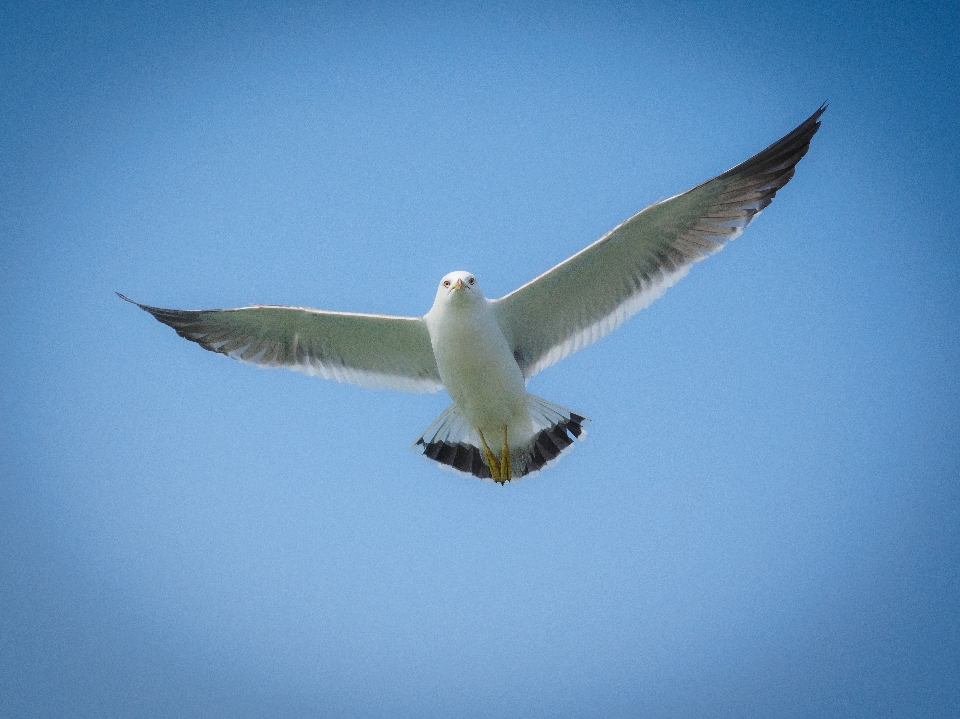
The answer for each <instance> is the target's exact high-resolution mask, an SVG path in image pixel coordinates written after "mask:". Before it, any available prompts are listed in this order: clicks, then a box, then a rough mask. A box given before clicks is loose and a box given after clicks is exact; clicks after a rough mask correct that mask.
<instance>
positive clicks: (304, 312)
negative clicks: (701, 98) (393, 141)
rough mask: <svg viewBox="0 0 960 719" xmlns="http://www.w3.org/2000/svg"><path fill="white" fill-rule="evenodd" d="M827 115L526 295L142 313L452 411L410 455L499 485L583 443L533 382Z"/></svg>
mask: <svg viewBox="0 0 960 719" xmlns="http://www.w3.org/2000/svg"><path fill="white" fill-rule="evenodd" d="M824 110H826V105H823V106H821V107H820V108H819V109H818V110H817V111H816V112H815V113H813V115H811V116H810V117H809V118H808V119H807V120H805V121H804V122H803V123H801V124H800V125H799V126H798V127H797V128H796V129H795V130H793V131H792V132H790V133H788V134H787V135H785V136H784V137H783V138H781V139H780V140H778V141H777V142H775V143H773V144H772V145H770V146H769V147H768V148H767V149H765V150H763V151H762V152H760V153H758V154H757V155H754V156H753V157H751V158H750V159H749V160H747V161H746V162H743V163H741V164H739V165H737V166H736V167H734V168H733V169H731V170H727V171H726V172H724V173H723V174H721V175H718V176H717V177H714V178H713V179H712V180H708V181H707V182H704V183H703V184H700V185H697V186H696V187H694V188H692V189H690V190H687V191H686V192H683V193H681V194H679V195H676V196H674V197H671V198H669V199H667V200H663V201H661V202H657V203H654V204H652V205H650V206H649V207H647V208H646V209H644V210H642V211H640V212H639V213H637V214H636V215H634V216H633V217H631V218H630V219H628V220H626V221H625V222H623V223H622V224H620V225H618V226H617V227H615V228H614V229H613V230H611V231H610V232H608V233H607V234H606V235H604V236H603V237H601V238H600V239H599V240H597V241H596V242H594V243H593V244H592V245H590V246H588V247H586V248H585V249H583V250H581V251H580V252H578V253H577V254H575V255H573V256H572V257H570V258H569V259H567V260H564V261H563V262H561V263H560V264H558V265H557V266H556V267H553V268H552V269H550V270H547V271H546V272H544V273H543V274H542V275H540V276H539V277H537V278H536V279H534V280H531V281H530V282H528V283H527V284H525V285H523V286H522V287H520V288H519V289H516V290H514V291H513V292H511V293H510V294H508V295H505V296H503V297H500V298H499V299H487V298H486V297H484V295H483V292H482V291H481V289H480V283H479V282H478V281H477V278H476V276H475V275H474V274H473V273H471V272H465V271H462V270H460V271H456V272H451V273H449V274H447V275H445V276H444V277H443V279H441V280H440V285H439V286H438V287H437V293H436V297H435V298H434V301H433V306H432V307H431V308H430V311H429V312H427V313H426V314H425V315H424V316H422V317H399V316H392V315H374V314H357V313H352V312H329V311H325V310H316V309H310V308H308V307H285V306H278V305H253V306H250V307H239V308H235V309H217V310H175V309H164V308H161V307H152V306H150V305H145V304H140V303H138V302H134V301H133V300H131V299H129V298H128V297H125V296H124V295H121V294H120V293H119V292H118V293H117V294H118V295H119V297H120V298H121V299H124V300H126V301H127V302H132V303H133V304H136V305H137V306H139V307H140V308H141V309H143V310H146V311H147V312H149V313H150V314H151V315H153V316H154V317H155V318H156V319H157V320H159V321H160V322H162V323H163V324H165V325H169V326H170V327H172V328H173V329H174V330H176V332H177V334H179V335H180V336H181V337H184V338H186V339H188V340H191V341H192V342H196V343H197V344H199V345H200V346H201V347H203V348H204V349H207V350H211V351H213V352H218V353H220V354H223V355H227V356H228V357H232V358H234V359H238V360H242V361H244V362H250V363H252V364H256V365H259V366H261V367H286V368H287V369H292V370H297V371H300V372H305V373H306V374H309V375H318V376H320V377H324V378H326V379H333V380H337V381H338V382H349V383H351V384H356V385H360V386H362V387H371V388H381V389H394V390H401V391H405V392H436V391H438V390H440V389H445V390H446V391H447V393H448V394H449V395H450V398H451V399H452V400H453V404H452V405H451V406H450V407H449V408H447V409H446V411H444V412H443V413H442V414H441V415H440V416H439V417H438V418H437V419H436V420H435V421H434V422H433V424H431V425H430V426H429V427H428V428H427V429H426V431H424V433H423V434H422V435H421V436H420V437H419V438H418V439H417V441H416V442H415V443H414V445H413V447H414V449H416V450H418V451H420V452H422V453H423V455H424V456H426V457H428V458H429V459H432V460H434V461H435V462H437V463H439V464H440V465H441V466H444V467H446V468H449V469H453V470H455V471H457V472H459V473H462V474H465V475H472V476H474V477H479V478H481V479H492V480H493V481H495V482H497V483H499V484H501V485H503V484H504V483H506V482H508V481H510V480H512V479H518V478H520V477H524V476H526V475H529V474H532V473H534V472H538V471H540V470H541V469H543V468H545V467H547V466H548V465H550V464H551V463H552V462H554V460H557V459H558V458H559V457H560V456H561V455H562V454H564V453H565V451H566V450H568V449H569V448H570V447H571V446H572V445H573V444H574V439H579V440H582V439H583V438H584V437H585V434H586V433H585V425H586V424H587V423H588V421H589V420H588V419H587V418H586V417H585V416H583V415H581V414H577V413H576V412H572V411H570V410H568V409H566V408H564V407H561V406H560V405H557V404H554V403H552V402H548V401H547V400H545V399H542V398H540V397H536V396H534V395H532V394H529V393H528V392H527V391H526V384H527V382H528V381H529V380H530V378H531V377H533V376H534V375H536V374H537V373H538V372H540V371H541V370H543V369H545V368H547V367H549V366H550V365H552V364H554V363H556V362H558V361H560V360H562V359H563V358H565V357H568V356H570V355H571V354H573V353H574V352H577V351H578V350H581V349H583V348H584V347H587V346H588V345H591V344H593V343H594V342H596V341H597V340H599V339H600V338H602V337H604V336H606V335H608V334H610V332H612V331H613V330H614V329H616V328H617V327H618V326H619V325H620V324H622V323H623V322H624V321H625V320H627V319H628V318H629V317H631V316H633V315H634V314H636V313H637V312H639V311H640V310H641V309H643V308H644V307H647V306H648V305H649V304H650V303H651V302H653V301H654V300H655V299H657V298H658V297H660V296H661V295H662V294H663V293H664V292H665V291H666V290H667V289H668V288H669V287H671V286H672V285H674V284H675V283H676V282H677V281H679V280H680V279H681V278H682V277H684V276H685V275H686V274H687V272H688V271H689V270H690V267H691V265H693V263H695V262H699V261H700V260H702V259H703V258H705V257H707V256H708V255H711V254H713V253H714V252H717V251H718V250H720V249H721V248H723V246H724V245H725V244H726V243H727V242H729V241H730V240H733V239H734V238H736V237H737V236H739V235H740V233H741V232H742V231H743V229H744V228H745V227H746V226H747V225H748V224H750V222H751V220H753V218H754V217H756V216H757V214H758V213H759V212H760V211H761V210H762V209H764V208H765V207H766V206H767V205H769V204H770V202H771V200H772V199H773V198H774V196H775V195H776V194H777V191H778V190H780V189H781V188H782V187H783V186H784V185H786V184H787V182H789V181H790V178H792V177H793V173H794V170H795V168H796V165H797V163H798V162H799V161H800V159H801V158H802V157H803V156H804V155H805V154H806V153H807V150H808V149H809V147H810V141H811V139H812V138H813V136H814V134H815V133H816V132H817V130H818V129H819V127H820V116H821V115H822V114H823V112H824Z"/></svg>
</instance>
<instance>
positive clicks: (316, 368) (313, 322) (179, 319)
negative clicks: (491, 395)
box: [117, 292, 443, 392]
mask: <svg viewBox="0 0 960 719" xmlns="http://www.w3.org/2000/svg"><path fill="white" fill-rule="evenodd" d="M117 294H118V295H120V293H119V292H118V293H117ZM120 297H121V298H122V299H125V300H127V302H133V300H131V299H129V298H127V297H124V296H123V295H120ZM133 304H135V305H137V306H138V307H140V308H141V309H144V310H146V311H147V312H149V313H150V314H152V315H153V316H154V317H155V318H156V319H158V320H159V321H160V322H162V323H163V324H165V325H169V326H170V327H173V329H175V330H176V331H177V334H178V335H180V336H181V337H184V338H186V339H188V340H191V341H192V342H196V343H197V344H198V345H200V346H201V347H203V348H204V349H208V350H210V351H212V352H219V353H220V354H224V355H227V356H228V357H233V358H234V359H238V360H242V361H244V362H251V363H253V364H257V365H260V366H261V367H286V368H287V369H292V370H297V371H299V372H305V373H306V374H310V375H319V376H320V377H325V378H326V379H335V380H337V381H338V382H349V383H351V384H358V385H361V386H362V387H373V388H378V389H397V390H402V391H404V392H436V391H437V390H438V389H440V388H441V387H443V384H442V383H441V381H440V372H439V370H438V369H437V362H436V360H435V359H434V357H433V348H432V347H431V345H430V335H429V333H428V332H427V327H426V325H425V324H424V322H423V320H422V319H420V318H419V317H392V316H389V315H363V314H353V313H349V312H323V311H321V310H312V309H309V308H306V307H280V306H275V305H254V306H253V307H239V308H237V309H228V310H168V309H163V308H161V307H150V306H149V305H141V304H140V303H139V302H133Z"/></svg>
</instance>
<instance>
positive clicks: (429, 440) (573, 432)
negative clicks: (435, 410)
mask: <svg viewBox="0 0 960 719" xmlns="http://www.w3.org/2000/svg"><path fill="white" fill-rule="evenodd" d="M527 411H528V414H529V420H528V421H529V427H528V428H527V429H526V431H525V432H524V433H523V436H524V438H523V440H522V441H521V443H520V444H514V442H513V441H511V446H510V455H511V456H510V465H511V470H512V471H511V477H510V479H519V478H520V477H525V476H527V475H529V474H535V473H537V472H539V471H540V470H542V469H544V468H546V467H548V466H550V465H551V464H553V463H554V462H555V461H556V460H558V459H559V458H560V457H561V456H562V455H564V454H566V452H567V451H569V450H570V448H571V447H572V446H573V444H574V439H579V440H581V441H582V440H583V439H584V437H586V434H587V431H586V429H585V425H586V424H587V423H588V422H589V421H590V420H589V419H587V418H586V417H584V416H583V415H579V414H577V413H576V412H571V411H570V410H569V409H566V408H565V407H561V406H560V405H558V404H554V403H553V402H548V401H547V400H545V399H542V398H540V397H536V396H534V395H532V394H528V395H527ZM511 433H513V427H512V426H511ZM413 449H414V450H416V451H419V452H422V453H423V456H424V457H427V458H428V459H432V460H433V461H434V462H437V463H438V464H440V465H441V466H443V467H445V468H448V469H452V470H454V471H455V472H458V473H460V474H464V475H468V476H473V477H479V478H480V479H490V478H492V476H493V475H492V474H491V472H490V466H489V464H488V463H487V458H486V456H485V453H484V450H483V448H482V442H481V440H480V435H479V433H478V432H477V431H476V429H474V428H473V427H471V426H470V425H469V424H468V423H467V422H466V421H465V420H464V419H463V418H462V417H461V416H460V414H459V412H458V411H457V407H456V405H451V406H450V407H448V408H447V409H446V410H445V411H444V412H443V414H441V415H440V416H439V417H437V419H436V420H434V422H433V424H431V425H430V426H429V427H427V429H426V431H424V433H423V434H422V435H421V436H420V438H419V439H417V441H416V442H414V444H413ZM507 481H509V480H507Z"/></svg>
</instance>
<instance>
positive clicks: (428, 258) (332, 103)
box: [0, 2, 960, 718]
mask: <svg viewBox="0 0 960 719" xmlns="http://www.w3.org/2000/svg"><path fill="white" fill-rule="evenodd" d="M198 5H199V7H195V6H194V4H184V6H183V7H178V6H177V5H176V4H174V3H152V2H142V3H138V2H124V3H103V4H90V3H68V4H62V3H28V2H22V3H5V4H4V5H3V8H2V9H0V103H2V105H0V107H2V120H0V123H2V125H0V323H2V329H3V334H4V336H5V337H6V338H7V339H6V351H5V353H4V355H5V356H4V361H3V362H2V364H0V686H2V687H3V688H2V690H0V714H3V715H4V716H11V717H13V716H16V717H50V716H71V717H134V718H139V717H168V716H182V717H193V716H197V717H199V716H206V717H221V716H231V717H307V716H311V717H312V716H338V717H454V716H457V717H520V716H531V717H636V716H651V717H692V716H697V717H745V716H754V717H761V716H765V717H837V716H844V717H865V718H866V717H871V718H873V717H946V716H956V714H955V712H956V708H957V706H960V682H958V681H957V677H958V676H960V569H958V567H960V442H958V437H960V289H958V288H960V282H958V279H957V273H958V269H960V261H958V259H957V257H958V255H957V250H956V248H957V242H958V241H957V236H956V235H957V232H956V224H957V215H958V210H960V190H958V187H960V149H958V147H960V107H958V105H960V102H958V100H960V83H958V81H957V78H958V76H960V14H958V13H960V11H958V9H957V5H956V4H955V3H947V2H944V3H939V4H938V3H922V4H912V3H902V2H896V3H894V2H889V3H833V2H829V3H822V4H821V3H817V2H796V3H784V4H776V3H774V4H771V3H769V2H763V3H760V2H758V3H742V4H731V3H710V4H704V6H703V7H699V8H698V7H697V6H696V5H695V4H687V3H677V4H669V3H544V4H540V5H536V4H534V5H531V6H530V7H528V8H526V9H516V8H515V7H514V3H507V2H504V3H501V4H497V3H478V4H473V5H470V4H466V3H453V4H436V5H431V4H428V3H409V4H403V3H400V4H397V3H384V4H383V5H382V6H381V5H377V4H367V3H302V4H297V3H235V2H229V3H222V4H217V3H200V4H198ZM838 5H843V9H838V7H837V6H838ZM824 101H828V102H829V103H830V107H829V109H828V111H827V112H826V114H825V115H824V117H823V126H822V128H821V131H820V133H819V134H818V135H817V137H816V138H815V139H814V141H813V144H812V146H811V149H810V152H809V154H808V155H807V157H806V158H805V159H804V160H803V161H802V162H801V163H800V165H799V167H798V169H797V174H796V177H795V178H794V179H793V181H792V182H791V183H790V184H789V185H788V186H787V187H786V188H785V189H784V190H783V191H782V192H781V193H780V194H779V196H778V197H777V198H776V200H775V201H774V203H773V204H772V205H771V206H770V207H769V208H768V209H767V210H766V211H765V212H764V213H763V215H762V216H761V217H760V218H759V219H758V220H757V221H756V222H755V223H754V224H752V225H751V226H750V227H749V228H748V229H747V231H746V232H745V233H744V235H743V236H742V237H741V238H740V239H738V240H737V241H736V242H734V243H733V244H731V245H730V246H728V247H727V248H726V249H725V250H724V251H723V252H721V253H720V254H718V255H716V256H714V257H711V258H710V259H708V260H707V261H705V262H703V263H701V264H699V265H697V266H695V267H694V268H693V270H692V271H691V273H690V275H689V276H688V277H687V278H686V279H684V280H683V281H682V282H681V283H680V284H679V285H677V286H676V287H674V288H673V289H671V290H670V291H668V292H667V294H666V295H665V296H664V297H663V298H661V299H660V300H658V301H657V302H656V303H654V305H653V306H652V307H650V308H649V309H647V310H644V311H643V312H642V313H641V314H639V315H637V316H636V317H634V318H633V319H632V320H631V321H630V322H628V323H627V324H626V325H624V326H623V327H621V328H620V329H619V330H618V331H617V332H616V333H614V334H613V335H611V336H610V337H608V338H607V339H605V340H603V341H602V342H600V343H598V344H597V345H594V346H593V347H591V348H589V349H587V350H584V351H582V352H580V353H579V354H577V355H575V356H573V357H571V358H568V359H567V360H565V361H563V362H561V363H560V364H558V365H556V366H554V367H552V368H550V369H549V370H547V371H545V372H544V373H543V374H541V375H539V376H537V377H536V378H535V379H534V380H533V381H532V382H531V384H530V390H531V391H532V392H534V393H535V394H538V395H541V396H544V397H546V398H548V399H550V400H552V401H554V402H557V403H559V404H562V405H564V406H567V407H570V408H572V409H574V410H575V411H577V412H579V413H582V414H584V415H586V416H588V417H591V418H592V419H593V424H592V425H591V427H590V430H591V432H590V436H589V437H588V439H587V441H586V442H585V443H583V444H579V445H578V446H577V447H576V449H575V451H574V452H573V453H572V454H570V455H569V456H568V457H566V458H564V459H563V460H562V461H560V462H559V463H558V464H557V465H556V466H555V467H553V468H551V469H549V470H548V471H546V472H544V473H542V474H540V475H539V476H537V477H535V478H531V479H527V480H524V481H521V482H519V483H512V484H509V485H507V486H505V487H500V486H497V485H494V484H493V483H491V482H480V481H477V480H473V479H467V478H463V477H460V476H457V475H454V474H452V473H449V472H444V471H441V470H440V469H438V468H437V467H436V466H435V465H433V464H432V463H430V462H428V461H426V460H424V459H422V458H421V457H418V456H417V455H416V454H414V453H413V452H411V451H409V446H410V444H411V442H412V441H413V440H414V439H416V437H417V436H418V435H419V434H420V432H421V431H422V430H423V429H424V428H425V427H426V426H427V425H428V424H429V423H430V422H431V421H432V420H433V419H434V418H435V417H436V415H438V414H439V413H440V412H441V411H442V410H443V409H444V408H445V407H446V406H447V404H448V403H449V400H448V398H447V397H446V396H445V395H444V394H442V393H441V394H438V395H405V394H400V393H390V392H378V391H372V390H364V389H360V388H357V387H353V386H348V385H339V384H336V383H333V382H328V381H323V380H319V379H316V378H310V377H306V376H302V375H299V374H296V373H292V372H283V371H278V370H258V369H256V368H253V367H250V366H247V365H243V364H241V363H238V362H233V361H230V360H228V359H225V358H223V357H221V356H218V355H215V354H212V353H209V352H205V351H203V350H202V349H200V348H199V347H197V346H196V345H193V344H190V343H188V342H186V341H184V340H182V339H180V338H179V337H177V336H176V335H175V334H174V332H172V331H171V330H170V329H168V328H166V327H163V326H162V325H160V324H158V323H157V322H155V321H154V320H153V319H152V318H151V317H150V316H149V315H147V314H145V313H143V312H141V311H139V310H138V309H137V308H135V307H132V306H131V305H129V304H126V303H124V302H121V301H120V300H119V299H117V297H116V296H115V295H114V294H113V293H114V291H120V292H123V293H124V294H127V295H129V296H131V297H133V298H134V299H136V300H138V301H141V302H146V303H150V304H155V305H160V306H167V307H180V308H210V307H231V306H239V305H244V304H248V303H255V302H260V303H273V304H297V305H308V306H315V307H321V308H325V309H333V310H344V311H365V312H383V313H397V314H406V315H420V314H423V313H424V312H426V310H427V309H429V307H430V304H431V302H432V300H433V296H434V292H435V287H436V283H437V282H438V281H439V278H440V277H441V276H443V275H444V274H445V273H446V272H448V271H450V270H454V269H466V270H469V271H471V272H474V273H476V275H477V277H478V278H479V279H480V282H481V284H482V286H483V287H484V290H485V292H486V293H487V295H488V296H494V297H495V296H500V295H502V294H505V293H506V292H509V291H510V290H512V289H514V288H515V287H517V286H518V285H520V284H521V283H523V282H526V281H527V280H529V279H531V278H533V277H534V276H535V275H537V274H539V273H540V272H542V271H544V270H545V269H547V268H549V267H551V266H553V265H554V264H556V263H557V262H559V261H561V260H563V259H565V258H566V257H568V256H569V255H571V254H573V253H574V252H576V251H578V250H579V249H581V248H582V247H584V246H585V245H587V244H588V243H590V242H592V241H593V240H595V239H597V238H598V237H599V236H601V235H602V234H603V233H605V232H606V231H607V230H609V229H611V228H612V227H613V226H614V225H616V224H617V223H619V222H620V221H622V220H624V219H625V218H627V217H629V216H630V215H632V214H633V213H635V212H636V211H638V210H640V209H641V208H643V207H644V206H646V205H647V204H649V203H650V202H653V201H655V200H658V199H662V198H665V197H668V196H670V195H673V194H676V193H678V192H681V191H683V190H685V189H687V188H689V187H691V186H693V185H695V184H697V183H699V182H701V181H703V180H706V179H708V178H710V177H712V176H714V175H715V174H717V173H719V172H721V171H723V170H725V169H727V168H729V167H731V166H733V165H735V164H737V163H738V162H740V161H742V160H744V159H746V158H747V157H749V156H750V155H752V154H754V153H755V152H757V151H759V150H761V149H762V148H764V147H765V146H766V145H768V144H769V143H771V142H773V141H774V140H776V139H777V138H779V137H780V136H781V135H783V134H785V133H786V132H787V131H789V130H790V129H792V128H793V127H794V126H796V125H797V124H798V123H800V122H801V121H802V120H803V119H805V118H806V117H807V116H808V115H809V114H810V113H812V112H813V111H814V110H815V109H816V108H817V107H818V106H819V105H820V104H821V103H822V102H824Z"/></svg>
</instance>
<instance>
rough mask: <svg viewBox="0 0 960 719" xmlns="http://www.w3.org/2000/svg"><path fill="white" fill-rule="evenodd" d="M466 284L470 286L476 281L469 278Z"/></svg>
mask: <svg viewBox="0 0 960 719" xmlns="http://www.w3.org/2000/svg"><path fill="white" fill-rule="evenodd" d="M467 282H469V283H470V284H471V285H472V284H473V283H474V282H476V280H475V279H474V278H472V277H471V278H470V279H469V280H467Z"/></svg>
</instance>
